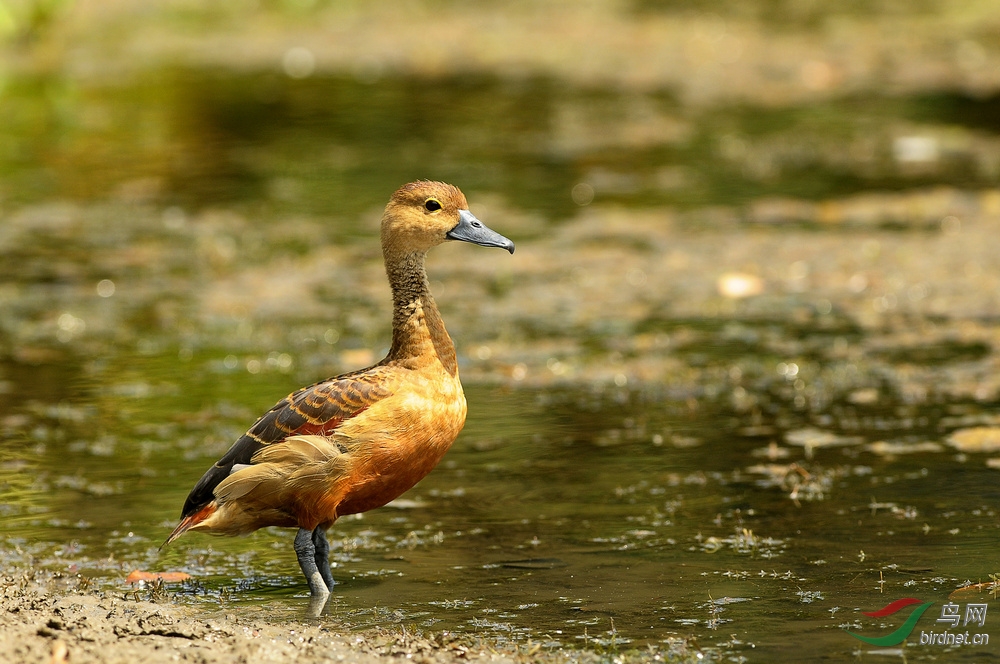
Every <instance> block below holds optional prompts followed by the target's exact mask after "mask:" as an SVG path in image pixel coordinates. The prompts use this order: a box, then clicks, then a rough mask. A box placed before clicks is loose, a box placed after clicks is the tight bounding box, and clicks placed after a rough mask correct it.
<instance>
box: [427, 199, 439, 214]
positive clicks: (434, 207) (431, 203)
mask: <svg viewBox="0 0 1000 664" xmlns="http://www.w3.org/2000/svg"><path fill="white" fill-rule="evenodd" d="M424 207H425V208H427V211H428V212H437V211H438V210H440V209H441V203H440V202H438V200H437V199H436V198H428V199H427V200H426V201H424Z"/></svg>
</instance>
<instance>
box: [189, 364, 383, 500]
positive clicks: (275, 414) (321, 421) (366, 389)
mask: <svg viewBox="0 0 1000 664" xmlns="http://www.w3.org/2000/svg"><path fill="white" fill-rule="evenodd" d="M383 378H384V376H383V372H382V371H380V367H377V366H376V367H372V368H371V369H365V370H363V371H359V372H357V373H353V374H345V375H343V376H338V377H336V378H331V379H329V380H325V381H323V382H320V383H316V384H315V385H310V386H309V387H305V388H303V389H301V390H299V391H298V392H294V393H292V394H290V395H288V396H287V397H285V398H284V399H282V400H281V401H279V402H278V403H277V404H275V406H274V407H273V408H271V410H269V411H267V412H266V413H264V415H262V416H261V418H260V419H258V420H257V422H255V423H254V425H253V426H252V427H250V429H249V430H248V431H247V432H246V433H245V434H243V435H242V436H240V438H239V439H238V440H237V441H236V442H235V443H233V446H232V447H230V448H229V451H228V452H226V453H225V455H223V457H222V458H221V459H219V461H217V462H216V464H215V465H214V466H212V467H211V468H209V469H208V471H207V472H206V473H205V474H204V475H203V476H202V478H201V479H200V480H198V483H197V484H195V485H194V488H193V489H191V493H189V494H188V497H187V500H186V501H184V509H183V510H182V512H181V518H184V517H186V516H188V515H190V514H194V513H195V512H197V511H198V510H200V509H201V508H203V507H204V506H205V505H207V504H208V503H210V502H211V501H212V499H213V498H214V495H213V492H214V491H215V487H216V486H218V484H219V482H221V481H222V480H224V479H226V477H228V476H229V473H230V472H232V470H233V466H234V465H236V464H249V463H250V462H251V460H252V459H253V456H254V454H256V453H257V452H258V451H260V450H261V448H263V447H264V446H266V445H271V444H274V443H279V442H281V441H283V440H284V439H285V438H287V437H288V436H291V435H306V434H321V435H328V434H330V433H331V432H332V431H334V430H335V429H336V428H337V427H338V426H340V423H341V422H343V421H344V420H346V419H349V418H351V417H354V416H355V415H357V414H358V413H360V412H361V411H363V410H365V409H366V408H368V407H369V406H371V405H372V404H374V403H375V402H377V401H380V400H381V399H384V398H385V397H387V396H389V395H390V394H391V391H390V390H389V389H388V388H386V387H385V385H384V382H383V380H382V379H383Z"/></svg>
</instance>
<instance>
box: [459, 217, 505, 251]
mask: <svg viewBox="0 0 1000 664" xmlns="http://www.w3.org/2000/svg"><path fill="white" fill-rule="evenodd" d="M458 219H459V221H458V225H457V226H455V227H454V228H453V229H451V230H450V231H448V232H447V233H446V236H447V237H448V239H450V240H461V241H462V242H471V243H472V244H478V245H480V246H482V247H499V248H501V249H506V250H507V251H509V252H510V253H514V243H513V242H511V241H510V240H508V239H507V238H505V237H504V236H503V235H500V233H497V232H496V231H493V230H490V229H489V228H487V227H486V224H484V223H483V222H481V221H479V220H478V219H476V216H475V215H474V214H472V213H471V212H469V211H468V210H459V211H458Z"/></svg>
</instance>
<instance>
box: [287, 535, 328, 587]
mask: <svg viewBox="0 0 1000 664" xmlns="http://www.w3.org/2000/svg"><path fill="white" fill-rule="evenodd" d="M294 547H295V555H296V557H297V558H298V559H299V567H301V568H302V573H303V574H305V576H306V581H307V582H309V593H310V594H311V595H312V598H313V602H314V603H315V602H316V601H322V602H323V603H326V600H327V598H328V597H329V596H330V589H329V588H327V586H326V581H324V580H323V574H322V573H320V571H319V567H318V566H317V565H316V545H315V544H314V543H313V531H311V530H306V529H305V528H299V532H298V534H296V535H295V544H294ZM327 548H328V549H329V545H327ZM327 573H328V574H329V571H328V572H327Z"/></svg>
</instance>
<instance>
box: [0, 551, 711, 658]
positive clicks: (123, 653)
mask: <svg viewBox="0 0 1000 664" xmlns="http://www.w3.org/2000/svg"><path fill="white" fill-rule="evenodd" d="M611 656H614V658H615V661H621V662H629V661H639V660H640V659H646V658H655V659H657V660H660V661H662V660H663V659H664V658H668V659H670V660H671V661H686V660H687V659H690V660H691V661H695V660H697V661H704V660H702V659H700V658H697V650H696V649H695V648H688V647H687V646H686V644H683V643H679V644H678V649H677V650H676V651H675V652H670V653H668V652H667V651H665V650H646V651H644V652H642V653H638V652H634V651H632V652H629V651H624V650H622V651H619V650H618V649H617V648H614V649H607V650H606V651H605V652H600V653H598V652H593V651H591V652H587V651H567V652H551V651H546V650H543V649H542V648H541V646H540V645H538V644H530V643H529V644H527V645H525V646H522V647H520V648H510V647H508V648H503V647H498V646H497V645H496V644H492V643H489V642H484V641H481V640H478V639H473V638H469V637H468V636H467V635H465V636H462V635H453V634H449V633H447V632H445V633H429V634H424V633H422V632H421V631H419V630H414V628H413V627H412V626H407V625H404V624H400V625H399V626H398V627H396V628H382V629H368V630H361V631H346V630H345V631H340V630H338V629H337V627H336V625H330V624H318V623H316V622H307V621H305V620H304V621H302V622H288V623H281V624H275V623H274V622H273V620H271V619H269V616H268V614H267V609H266V607H253V608H248V607H242V608H241V609H239V610H233V611H224V610H220V611H217V612H206V611H204V610H198V609H196V608H194V607H191V606H182V605H178V604H175V603H173V602H172V601H171V600H170V597H169V591H167V590H164V589H162V588H157V589H140V590H133V591H126V590H124V589H123V590H122V591H121V592H116V593H112V592H96V591H88V590H86V589H80V588H79V580H78V579H74V578H66V577H59V576H55V577H54V576H52V575H51V574H49V573H46V572H43V571H38V570H28V571H20V570H11V571H8V572H6V573H5V574H4V576H3V577H0V659H2V660H3V661H5V662H10V663H11V664H14V663H21V662H24V663H28V662H31V663H43V662H50V663H51V664H61V663H63V662H73V663H74V664H79V663H89V662H93V663H95V664H118V663H119V662H120V663H123V664H124V663H129V664H131V663H133V662H178V661H180V662H200V663H206V664H207V663H212V662H219V663H223V662H275V663H277V664H281V663H283V662H296V663H298V664H309V663H311V662H337V661H349V662H361V663H367V662H426V663H433V662H442V663H443V662H460V661H478V662H497V663H501V662H503V663H513V662H551V663H553V664H555V663H560V662H598V661H605V660H606V659H608V658H609V657H611Z"/></svg>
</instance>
